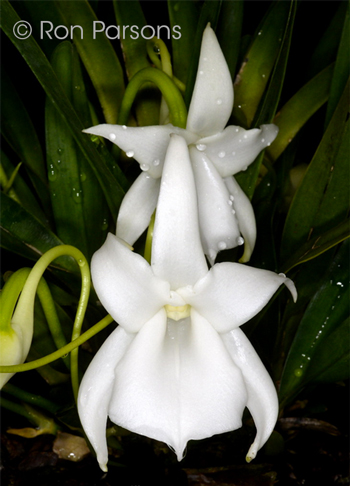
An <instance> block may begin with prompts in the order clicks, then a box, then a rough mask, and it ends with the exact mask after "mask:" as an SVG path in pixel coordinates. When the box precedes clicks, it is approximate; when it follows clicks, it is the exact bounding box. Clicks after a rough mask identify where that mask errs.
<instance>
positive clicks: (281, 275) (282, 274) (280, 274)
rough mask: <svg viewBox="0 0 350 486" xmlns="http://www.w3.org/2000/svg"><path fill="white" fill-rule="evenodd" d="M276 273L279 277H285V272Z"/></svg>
mask: <svg viewBox="0 0 350 486" xmlns="http://www.w3.org/2000/svg"><path fill="white" fill-rule="evenodd" d="M278 275H279V276H280V277H285V276H286V274H285V273H279V274H278Z"/></svg>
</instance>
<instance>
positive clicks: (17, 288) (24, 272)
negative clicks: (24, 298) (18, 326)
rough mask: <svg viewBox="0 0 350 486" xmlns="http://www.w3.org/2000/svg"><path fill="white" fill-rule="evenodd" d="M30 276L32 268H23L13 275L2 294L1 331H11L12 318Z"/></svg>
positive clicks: (0, 298) (0, 299)
mask: <svg viewBox="0 0 350 486" xmlns="http://www.w3.org/2000/svg"><path fill="white" fill-rule="evenodd" d="M29 274H30V268H21V269H20V270H17V272H15V273H13V274H12V275H11V276H10V277H9V279H8V280H7V282H5V285H4V287H3V288H2V290H1V294H0V304H1V305H0V308H1V314H0V331H3V332H10V331H11V329H12V328H11V318H12V315H13V311H14V309H15V306H16V303H17V300H18V297H19V295H20V293H21V292H22V290H23V286H24V284H25V282H26V280H27V278H28V275H29Z"/></svg>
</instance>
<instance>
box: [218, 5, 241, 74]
mask: <svg viewBox="0 0 350 486" xmlns="http://www.w3.org/2000/svg"><path fill="white" fill-rule="evenodd" d="M243 4H244V2H243V0H235V1H233V2H232V1H224V2H222V6H221V10H220V16H219V22H218V28H217V37H218V41H219V44H220V46H221V49H222V52H223V53H224V56H225V59H226V62H227V65H228V67H229V70H230V73H231V78H232V79H233V80H234V79H235V76H236V69H237V62H238V56H239V49H240V39H241V31H242V22H243Z"/></svg>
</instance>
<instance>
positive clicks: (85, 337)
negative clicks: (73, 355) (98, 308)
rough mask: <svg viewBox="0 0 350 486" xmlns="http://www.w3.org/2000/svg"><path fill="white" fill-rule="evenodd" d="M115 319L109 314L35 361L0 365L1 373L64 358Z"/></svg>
mask: <svg viewBox="0 0 350 486" xmlns="http://www.w3.org/2000/svg"><path fill="white" fill-rule="evenodd" d="M113 320H114V319H113V318H112V317H111V316H110V315H108V316H106V317H104V318H103V319H102V320H101V321H99V322H98V323H97V324H95V325H94V326H93V327H91V328H90V329H88V330H87V331H85V332H84V333H83V334H81V335H80V336H79V337H78V338H76V339H74V341H71V342H70V343H68V344H66V346H63V348H61V349H58V350H57V351H55V352H54V353H51V354H48V355H47V356H44V357H43V358H40V359H36V360H35V361H30V362H29V363H24V364H20V365H12V366H0V373H20V372H22V371H29V370H34V369H36V368H39V367H40V366H44V365H47V364H49V363H52V362H53V361H56V359H59V358H62V356H64V355H65V354H68V353H70V352H72V351H73V350H74V349H75V348H77V347H78V346H80V345H82V344H83V343H85V342H86V341H88V340H89V339H91V338H92V337H93V336H95V334H97V333H99V332H100V331H102V329H104V328H105V327H107V326H108V325H109V324H111V323H112V322H113Z"/></svg>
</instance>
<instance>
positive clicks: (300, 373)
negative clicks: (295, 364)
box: [294, 369, 303, 378]
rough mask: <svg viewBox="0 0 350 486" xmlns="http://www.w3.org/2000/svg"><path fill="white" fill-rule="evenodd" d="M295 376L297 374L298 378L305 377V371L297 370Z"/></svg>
mask: <svg viewBox="0 0 350 486" xmlns="http://www.w3.org/2000/svg"><path fill="white" fill-rule="evenodd" d="M294 374H295V376H297V377H298V378H300V377H301V376H303V370H301V369H299V370H295V371H294Z"/></svg>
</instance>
